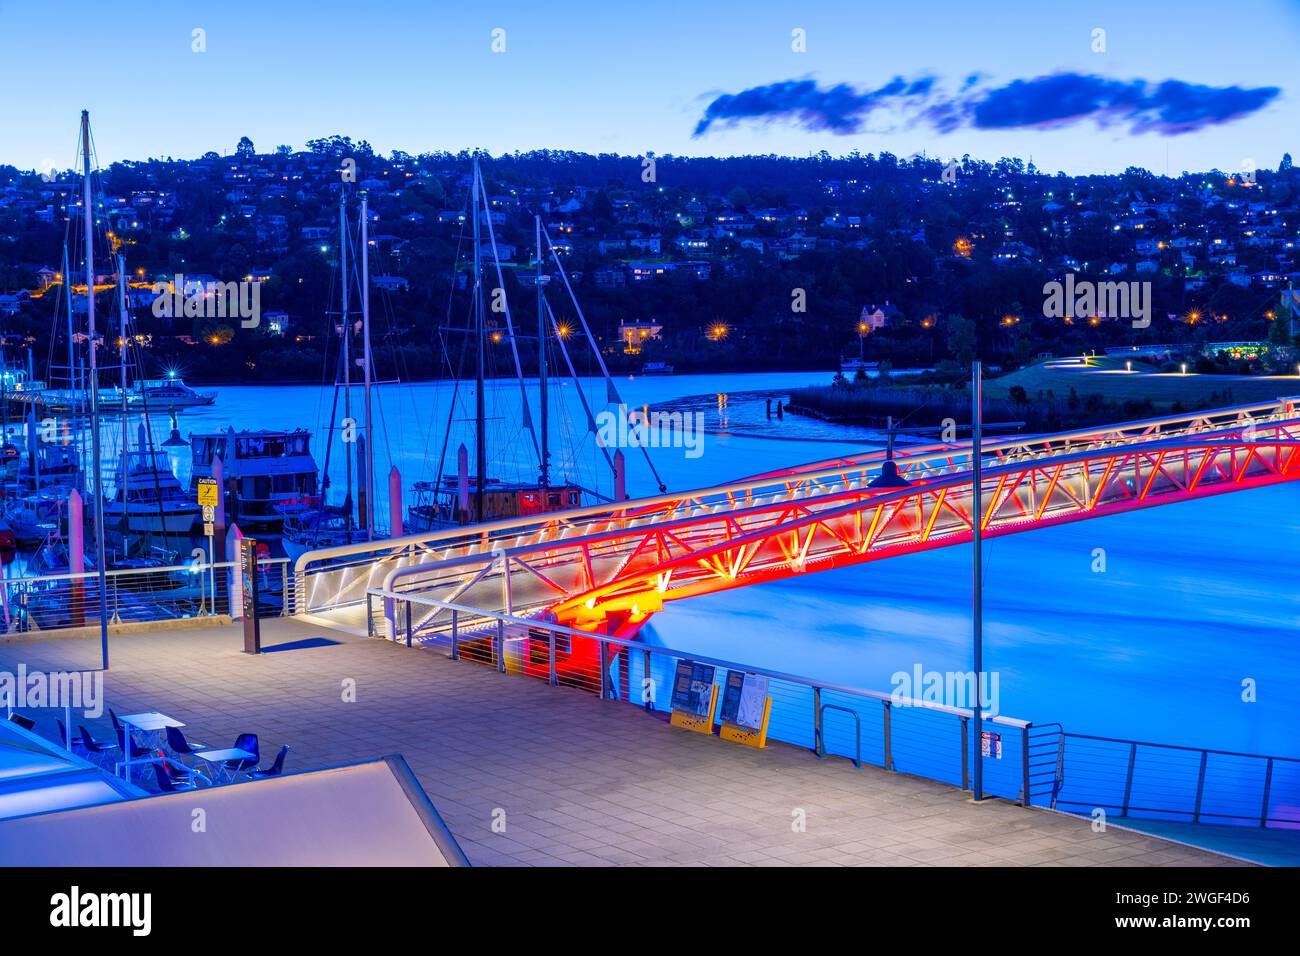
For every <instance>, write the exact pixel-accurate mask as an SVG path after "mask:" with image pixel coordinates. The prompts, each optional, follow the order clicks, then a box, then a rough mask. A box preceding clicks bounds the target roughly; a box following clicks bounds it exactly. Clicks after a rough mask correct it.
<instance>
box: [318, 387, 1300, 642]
mask: <svg viewBox="0 0 1300 956" xmlns="http://www.w3.org/2000/svg"><path fill="white" fill-rule="evenodd" d="M884 460H885V454H884V452H882V451H872V452H867V453H864V454H862V455H855V456H850V457H845V458H836V459H831V460H827V461H820V462H814V463H811V464H806V465H800V466H795V467H791V468H787V469H782V470H780V471H773V472H768V473H765V474H762V475H757V476H754V477H751V478H747V479H744V480H741V481H737V482H734V483H731V484H727V485H720V486H717V487H713V488H705V489H699V490H695V491H689V492H684V493H679V494H664V495H658V496H654V497H650V498H641V499H636V500H630V501H625V502H620V503H617V504H613V505H602V506H596V507H590V508H582V509H577V510H572V511H565V512H556V513H551V514H547V515H543V516H533V517H529V518H520V519H514V520H510V521H502V522H494V523H491V524H484V525H478V526H474V527H473V528H455V529H449V530H446V531H439V532H435V533H428V534H421V535H412V536H407V537H402V538H394V539H389V540H385V541H376V542H371V543H365V544H358V545H351V546H344V547H337V548H327V549H322V550H318V551H312V552H309V553H307V554H304V555H302V556H301V557H300V558H299V559H298V560H297V562H296V564H295V567H294V609H295V611H297V612H299V613H313V614H317V615H324V616H328V617H331V618H334V619H336V620H338V621H339V622H340V623H347V622H351V623H353V624H357V623H360V622H362V621H365V620H366V614H367V611H366V608H367V605H368V604H369V601H368V600H367V595H368V593H369V592H374V593H375V594H378V593H380V592H387V593H389V594H392V593H396V592H411V593H418V594H420V595H421V596H423V597H427V598H431V599H433V600H434V601H435V602H441V604H445V605H452V604H454V605H456V606H458V607H470V608H476V609H481V610H483V611H484V612H486V613H487V614H502V613H504V614H507V615H513V616H523V617H537V618H543V619H545V620H548V621H552V622H556V623H560V624H563V625H566V626H569V627H576V628H579V629H582V630H584V631H590V632H592V633H601V634H606V635H610V636H615V637H621V638H627V637H630V636H633V635H634V634H635V633H636V631H637V630H639V628H640V627H641V625H642V624H643V623H644V622H645V621H646V620H647V619H648V618H649V617H650V616H651V615H652V614H654V613H657V612H659V611H661V610H663V609H664V607H665V605H667V604H668V603H670V602H672V601H678V600H683V599H686V598H690V597H695V596H697V595H703V594H710V593H714V592H718V591H724V590H729V589H732V588H738V587H745V586H748V585H753V584H761V583H764V582H768V581H775V580H780V579H783V578H787V577H790V576H792V575H796V574H807V573H813V572H817V571H824V570H829V569H832V568H838V567H846V566H848V565H852V564H861V563H864V562H868V561H877V560H881V559H884V558H889V557H893V556H895V555H900V554H909V553H913V552H918V551H926V550H932V549H935V548H943V547H951V546H953V545H960V544H964V543H967V542H970V541H971V540H972V538H973V535H974V526H975V525H974V523H975V521H976V520H978V521H979V522H980V530H981V533H982V535H983V536H984V537H989V538H992V537H999V536H1002V535H1008V534H1015V533H1018V532H1023V531H1030V530H1033V529H1035V528H1040V527H1046V526H1050V525H1055V524H1062V523H1065V522H1070V521H1081V520H1086V519H1089V518H1094V517H1101V516H1105V515H1110V514H1118V513H1122V512H1125V511H1131V510H1134V509H1137V508H1149V507H1155V506H1158V505H1165V504H1174V503H1177V502H1181V501H1191V500H1194V499H1197V498H1203V497H1207V496H1210V495H1217V494H1225V493H1228V492H1233V491H1242V490H1246V489H1250V488H1258V487H1264V486H1267V485H1273V484H1278V483H1280V482H1284V481H1291V480H1295V479H1296V478H1298V477H1300V398H1286V399H1281V400H1279V401H1276V402H1272V403H1266V404H1258V405H1242V406H1235V407H1231V408H1222V409H1215V410H1212V411H1205V412H1197V413H1193V414H1187V415H1179V416H1169V417H1164V418H1155V419H1148V420H1143V421H1136V422H1128V423H1123V424H1118V425H1112V426H1106V427H1103V428H1095V429H1086V430H1079V431H1073V432H1066V433H1061V434H1053V435H1041V436H1015V437H1010V438H1002V439H999V440H996V441H986V442H984V443H983V446H982V455H981V465H982V481H981V493H982V502H981V504H982V507H981V509H980V513H979V514H978V515H975V514H973V510H974V509H973V497H974V496H973V490H974V489H973V482H972V469H971V464H972V462H971V448H970V444H969V443H947V444H932V445H925V446H920V447H912V448H910V449H908V450H907V451H906V452H905V453H903V454H900V455H898V456H896V458H895V462H896V464H897V468H898V472H899V474H900V475H901V476H902V477H903V478H904V479H906V481H907V482H908V483H909V484H907V486H905V487H897V486H895V485H891V484H890V483H887V482H877V481H876V479H878V478H879V476H880V474H881V469H882V464H883V463H884ZM383 603H384V604H385V606H386V608H387V609H388V619H387V621H386V624H385V625H384V626H386V627H387V628H388V635H389V636H393V635H394V634H395V633H396V622H395V621H394V620H393V611H392V604H393V602H392V601H385V602H383ZM407 606H408V607H409V606H410V605H409V603H408V604H407ZM450 617H451V614H450V613H449V610H448V608H446V607H440V606H434V605H426V606H425V607H424V610H423V611H421V612H420V616H419V617H418V618H417V619H416V620H415V621H413V622H412V627H413V629H414V631H415V632H416V633H417V634H418V633H426V634H430V635H434V634H436V633H437V632H439V631H441V630H445V629H446V628H448V627H450V626H451V622H450V620H449V618H450ZM459 623H460V626H461V627H462V628H463V627H465V626H466V625H467V624H468V623H470V622H467V621H465V620H463V619H462V620H461V621H460V622H459Z"/></svg>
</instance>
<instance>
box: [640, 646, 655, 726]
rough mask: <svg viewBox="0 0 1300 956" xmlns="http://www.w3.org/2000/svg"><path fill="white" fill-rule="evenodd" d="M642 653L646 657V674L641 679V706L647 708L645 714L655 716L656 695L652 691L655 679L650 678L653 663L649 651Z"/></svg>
mask: <svg viewBox="0 0 1300 956" xmlns="http://www.w3.org/2000/svg"><path fill="white" fill-rule="evenodd" d="M641 653H642V654H643V655H645V656H644V659H643V660H644V664H645V674H643V675H642V677H641V704H642V706H643V707H645V712H646V713H647V714H653V713H654V712H655V698H654V694H653V693H652V692H651V689H652V688H653V687H654V678H653V677H651V676H650V666H651V663H652V662H651V659H650V652H649V651H642V652H641Z"/></svg>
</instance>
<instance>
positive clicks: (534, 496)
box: [407, 475, 583, 533]
mask: <svg viewBox="0 0 1300 956" xmlns="http://www.w3.org/2000/svg"><path fill="white" fill-rule="evenodd" d="M475 485H476V480H475V478H474V476H472V475H471V476H469V477H468V480H467V481H466V483H465V485H464V490H462V488H461V483H460V480H459V479H458V478H457V477H456V476H455V475H448V476H446V477H444V478H443V480H442V483H441V485H439V484H438V483H437V482H432V481H417V482H416V483H415V486H414V491H415V500H414V501H413V502H412V504H411V506H410V507H409V508H408V509H407V521H408V524H409V525H410V527H409V528H408V529H407V530H408V532H412V533H418V532H421V531H434V530H437V529H439V528H452V527H455V526H457V525H464V524H477V523H479V522H480V521H504V520H506V519H508V518H525V517H528V516H529V515H538V514H543V513H545V512H549V511H565V510H568V509H570V508H579V507H581V506H582V503H583V502H582V489H581V488H580V487H579V486H577V485H575V484H568V483H566V484H561V485H554V486H548V487H546V488H542V487H540V486H538V485H537V484H536V483H535V482H511V481H498V480H496V479H493V478H489V479H488V480H487V481H486V482H484V489H483V514H482V515H481V516H480V515H479V514H478V510H477V507H476V504H475V502H476V500H477V496H476V495H474V494H471V493H470V492H469V489H470V488H473V487H475Z"/></svg>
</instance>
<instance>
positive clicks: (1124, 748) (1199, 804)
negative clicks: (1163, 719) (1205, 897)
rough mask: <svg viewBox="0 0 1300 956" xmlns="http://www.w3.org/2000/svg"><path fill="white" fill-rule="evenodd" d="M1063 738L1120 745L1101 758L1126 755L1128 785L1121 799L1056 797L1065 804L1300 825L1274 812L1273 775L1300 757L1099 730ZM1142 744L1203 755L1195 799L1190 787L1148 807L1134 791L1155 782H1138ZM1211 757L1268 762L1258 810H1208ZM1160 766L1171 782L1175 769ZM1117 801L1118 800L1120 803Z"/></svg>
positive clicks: (1296, 819) (1298, 819) (1190, 817)
mask: <svg viewBox="0 0 1300 956" xmlns="http://www.w3.org/2000/svg"><path fill="white" fill-rule="evenodd" d="M1061 739H1062V748H1064V744H1065V741H1066V740H1067V739H1068V740H1075V741H1094V742H1098V743H1102V744H1114V745H1117V746H1118V748H1119V749H1118V750H1117V751H1115V752H1113V753H1111V754H1109V755H1103V756H1101V757H1100V759H1101V760H1105V757H1106V756H1110V757H1112V758H1118V759H1121V760H1123V762H1124V768H1123V787H1122V791H1121V792H1120V794H1119V795H1118V797H1117V798H1108V799H1103V800H1097V799H1082V798H1081V797H1080V798H1075V797H1074V795H1073V794H1070V799H1059V800H1056V801H1055V803H1060V804H1061V805H1062V806H1066V807H1075V808H1080V809H1082V810H1085V811H1091V810H1096V809H1103V810H1115V811H1118V814H1119V816H1121V817H1128V816H1132V815H1134V814H1153V815H1156V817H1157V818H1168V817H1171V816H1172V817H1185V818H1188V819H1187V822H1190V823H1193V824H1199V823H1202V822H1205V821H1207V820H1214V821H1228V822H1231V821H1244V822H1248V823H1250V824H1252V825H1257V826H1259V827H1261V828H1266V827H1268V825H1269V824H1270V823H1281V824H1287V825H1294V824H1296V823H1300V816H1297V815H1292V816H1274V815H1271V813H1270V808H1271V806H1272V800H1273V796H1274V794H1273V779H1274V768H1275V766H1276V765H1277V764H1279V763H1283V764H1292V765H1295V766H1297V767H1300V757H1281V756H1276V755H1271V754H1253V753H1243V752H1240V751H1234V750H1217V749H1214V748H1210V747H1191V746H1187V745H1184V744H1160V743H1152V742H1150V741H1141V740H1127V739H1123V738H1118V737H1101V736H1096V735H1093V734H1074V733H1062V735H1061ZM1140 747H1145V748H1148V749H1149V750H1154V751H1156V752H1171V751H1175V752H1179V753H1184V754H1194V755H1197V756H1198V757H1199V759H1198V760H1197V761H1196V765H1197V766H1196V771H1195V773H1196V779H1195V787H1194V789H1193V790H1192V791H1191V795H1190V799H1189V794H1188V791H1186V790H1184V791H1183V792H1182V793H1181V794H1179V793H1176V794H1175V795H1176V798H1177V799H1176V801H1175V805H1171V806H1164V807H1159V806H1154V807H1153V806H1146V805H1145V804H1143V803H1135V802H1134V800H1133V795H1134V790H1135V789H1139V790H1140V792H1141V791H1148V792H1149V790H1150V784H1149V783H1145V784H1144V783H1142V782H1140V781H1139V780H1138V772H1139V761H1138V748H1140ZM1084 756H1085V758H1087V756H1088V755H1084ZM1211 756H1218V757H1230V758H1235V759H1237V760H1243V761H1259V762H1262V763H1263V768H1262V769H1263V772H1264V780H1263V786H1262V788H1261V791H1260V796H1259V807H1258V810H1256V811H1252V812H1249V813H1247V812H1220V811H1219V810H1216V809H1207V807H1206V794H1207V788H1206V781H1207V777H1213V773H1212V772H1209V758H1210V757H1211ZM1062 758H1063V759H1062V763H1063V767H1064V749H1063V750H1062ZM1158 769H1159V773H1160V777H1161V780H1162V781H1165V782H1166V784H1167V783H1168V781H1169V778H1170V776H1171V771H1170V768H1169V767H1168V766H1165V767H1162V768H1158ZM1176 769H1183V770H1184V771H1185V772H1188V773H1190V770H1191V768H1190V766H1188V767H1185V768H1175V770H1176ZM1079 777H1084V778H1085V779H1086V777H1087V774H1086V772H1085V771H1076V772H1075V774H1074V775H1073V777H1072V779H1077V778H1079ZM1187 782H1188V783H1190V780H1188V781H1187ZM1062 786H1063V782H1062ZM1059 789H1060V787H1058V791H1059ZM1165 789H1166V791H1168V790H1169V787H1168V786H1166V788H1165ZM1234 796H1237V798H1238V799H1239V800H1241V801H1244V800H1245V799H1249V797H1247V796H1245V795H1235V794H1234ZM1116 800H1117V801H1118V802H1116ZM1055 803H1054V805H1055ZM1241 807H1242V809H1244V803H1243V804H1242V805H1241ZM1225 809H1233V808H1225ZM1076 812H1077V811H1076Z"/></svg>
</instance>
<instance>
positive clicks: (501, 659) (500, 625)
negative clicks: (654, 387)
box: [496, 618, 506, 674]
mask: <svg viewBox="0 0 1300 956" xmlns="http://www.w3.org/2000/svg"><path fill="white" fill-rule="evenodd" d="M496 645H497V673H498V674H504V673H505V672H506V622H505V621H503V620H501V618H497V639H496Z"/></svg>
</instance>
